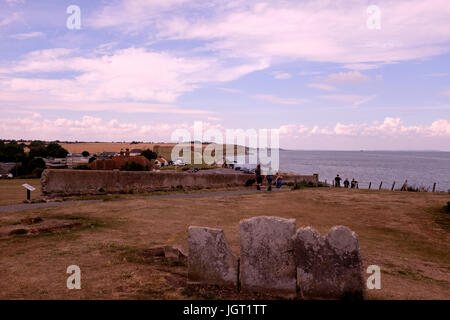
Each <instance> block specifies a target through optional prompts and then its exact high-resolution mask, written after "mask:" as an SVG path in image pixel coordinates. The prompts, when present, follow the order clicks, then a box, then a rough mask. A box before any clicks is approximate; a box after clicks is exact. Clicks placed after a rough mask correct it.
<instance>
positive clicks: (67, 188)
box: [41, 169, 318, 196]
mask: <svg viewBox="0 0 450 320" xmlns="http://www.w3.org/2000/svg"><path fill="white" fill-rule="evenodd" d="M253 177H254V176H253V175H249V174H242V173H208V172H207V171H206V170H205V171H200V172H196V173H188V172H165V171H138V172H133V171H115V170H52V169H47V170H45V171H44V172H43V174H42V178H41V184H42V193H43V194H44V195H51V196H66V195H86V194H101V193H105V192H106V193H120V192H125V193H129V192H133V193H145V192H152V191H169V190H177V189H184V190H195V189H204V188H224V187H238V186H244V185H245V183H246V182H247V180H249V179H252V178H253ZM284 181H285V182H294V181H297V182H299V181H305V182H313V183H317V182H318V176H317V175H312V176H301V175H287V176H284Z"/></svg>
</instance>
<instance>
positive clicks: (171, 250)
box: [164, 246, 186, 261]
mask: <svg viewBox="0 0 450 320" xmlns="http://www.w3.org/2000/svg"><path fill="white" fill-rule="evenodd" d="M164 257H165V258H166V259H167V260H171V261H185V260H186V255H185V254H184V253H183V251H182V250H181V248H179V247H178V246H164Z"/></svg>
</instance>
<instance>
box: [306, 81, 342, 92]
mask: <svg viewBox="0 0 450 320" xmlns="http://www.w3.org/2000/svg"><path fill="white" fill-rule="evenodd" d="M308 88H314V89H320V90H325V91H336V90H337V88H336V87H333V86H332V85H329V84H325V83H309V84H308Z"/></svg>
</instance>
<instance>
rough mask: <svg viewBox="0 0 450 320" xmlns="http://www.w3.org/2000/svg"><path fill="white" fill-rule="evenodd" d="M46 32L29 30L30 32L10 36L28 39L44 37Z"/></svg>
mask: <svg viewBox="0 0 450 320" xmlns="http://www.w3.org/2000/svg"><path fill="white" fill-rule="evenodd" d="M44 36H45V33H43V32H39V31H34V32H28V33H17V34H13V35H11V36H10V38H13V39H17V40H27V39H32V38H41V37H44Z"/></svg>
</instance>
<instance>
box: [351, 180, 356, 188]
mask: <svg viewBox="0 0 450 320" xmlns="http://www.w3.org/2000/svg"><path fill="white" fill-rule="evenodd" d="M351 188H352V189H354V188H356V180H355V178H352V184H351Z"/></svg>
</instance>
